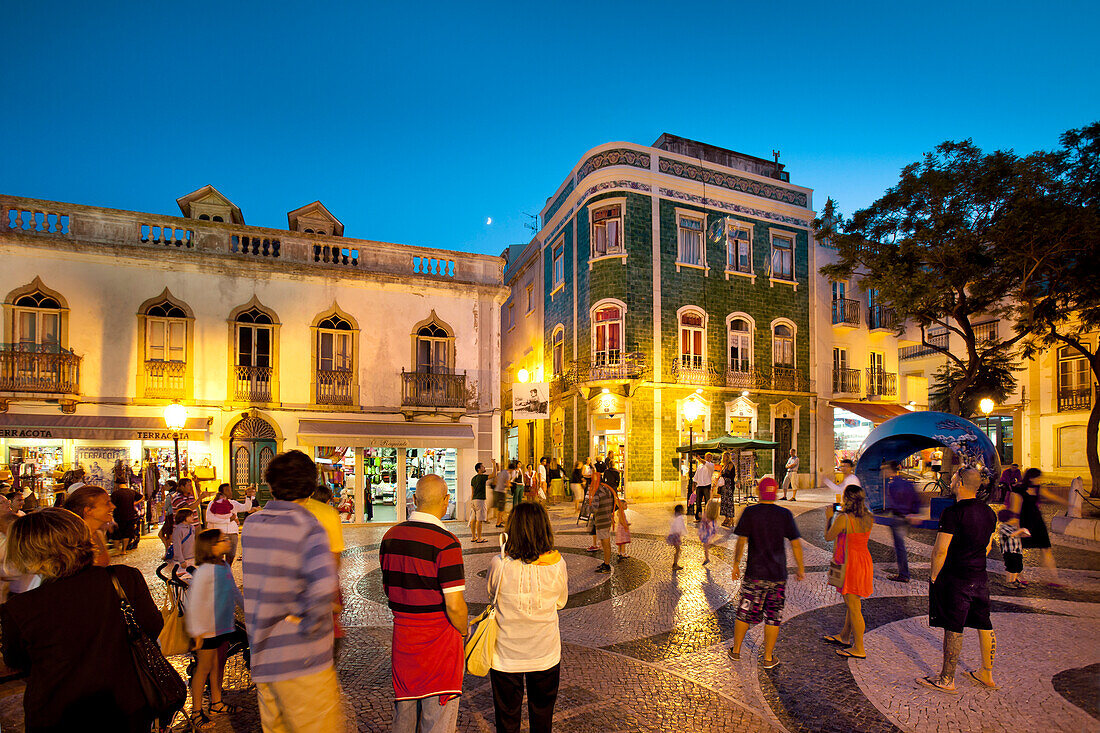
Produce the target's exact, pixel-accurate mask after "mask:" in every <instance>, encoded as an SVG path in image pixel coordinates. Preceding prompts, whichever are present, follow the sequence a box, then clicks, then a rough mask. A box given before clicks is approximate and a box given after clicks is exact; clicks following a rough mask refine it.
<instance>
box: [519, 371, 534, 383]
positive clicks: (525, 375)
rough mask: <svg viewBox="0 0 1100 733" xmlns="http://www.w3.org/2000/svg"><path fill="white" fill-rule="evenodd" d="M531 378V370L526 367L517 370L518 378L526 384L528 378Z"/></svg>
mask: <svg viewBox="0 0 1100 733" xmlns="http://www.w3.org/2000/svg"><path fill="white" fill-rule="evenodd" d="M530 378H531V372H529V371H527V370H526V369H520V370H519V371H518V372H516V379H518V380H519V381H521V382H523V383H524V384H526V383H527V380H528V379H530Z"/></svg>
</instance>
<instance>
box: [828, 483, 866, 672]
mask: <svg viewBox="0 0 1100 733" xmlns="http://www.w3.org/2000/svg"><path fill="white" fill-rule="evenodd" d="M825 513H826V516H827V518H828V522H829V526H828V528H827V529H826V531H825V540H826V541H827V542H830V541H832V540H836V548H835V550H834V552H833V562H836V563H842V564H845V569H844V583H843V585H842V586H841V587H840V588H837V592H838V593H840V594H841V596H842V597H843V598H844V605H845V606H846V607H847V612H846V613H845V614H844V626H843V628H841V630H840V633H839V634H834V635H831V636H826V637H824V641H825V642H826V643H828V644H834V645H836V646H839V647H840V649H837V650H836V653H837V654H839V655H840V656H842V657H851V658H853V659H866V658H867V651H866V650H865V649H864V648H863V632H864V630H865V629H866V627H867V625H866V624H865V623H864V621H863V608H862V605H861V603H862V601H863V599H864V598H867V597H869V596H870V595H871V593H872V591H873V590H874V586H873V575H874V565H873V563H872V562H871V551H870V550H868V549H867V540H868V539H870V537H871V527H872V526H874V523H875V518H874V517H873V516H872V515H871V512H870V511H868V509H867V503H866V497H865V495H864V493H863V489H862V488H861V487H860V486H859V484H851V485H849V486H848V487H847V488H845V489H844V496H843V499H842V501H841V512H840V513H839V514H838V515H837V516H836V519H835V521H834V519H833V507H832V505H829V506H828V507H827V508H826V509H825ZM845 560H847V562H845Z"/></svg>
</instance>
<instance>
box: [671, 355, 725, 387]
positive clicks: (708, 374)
mask: <svg viewBox="0 0 1100 733" xmlns="http://www.w3.org/2000/svg"><path fill="white" fill-rule="evenodd" d="M717 376H718V374H717V372H715V370H714V369H713V368H711V366H710V365H709V364H707V363H706V362H704V361H703V359H702V357H699V356H689V355H681V356H680V358H679V359H677V360H676V361H674V362H672V378H673V379H675V380H676V382H677V383H679V384H691V385H694V386H696V387H709V386H710V385H711V384H715V383H716V378H717Z"/></svg>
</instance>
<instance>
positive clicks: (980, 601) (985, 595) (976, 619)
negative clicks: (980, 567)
mask: <svg viewBox="0 0 1100 733" xmlns="http://www.w3.org/2000/svg"><path fill="white" fill-rule="evenodd" d="M928 625H929V626H936V627H939V628H941V629H946V630H947V631H951V632H954V633H956V634H961V633H962V632H963V629H964V628H971V629H982V630H985V631H989V630H990V629H992V628H993V624H992V623H991V622H990V620H989V586H988V585H987V583H986V577H985V574H984V573H983V574H982V575H978V576H974V577H966V578H956V577H944V576H943V575H940V577H938V578H936V582H935V583H933V584H932V586H931V587H930V588H929V589H928Z"/></svg>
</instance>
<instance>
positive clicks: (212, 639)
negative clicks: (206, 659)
mask: <svg viewBox="0 0 1100 733" xmlns="http://www.w3.org/2000/svg"><path fill="white" fill-rule="evenodd" d="M242 636H243V634H242V633H241V631H240V630H237V631H230V632H229V633H228V634H219V635H218V636H209V637H207V638H205V639H203V640H202V646H200V647H199V649H217V648H218V647H220V646H221V645H222V644H228V643H229V642H231V641H234V640H236V639H240V638H241V637H242Z"/></svg>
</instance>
